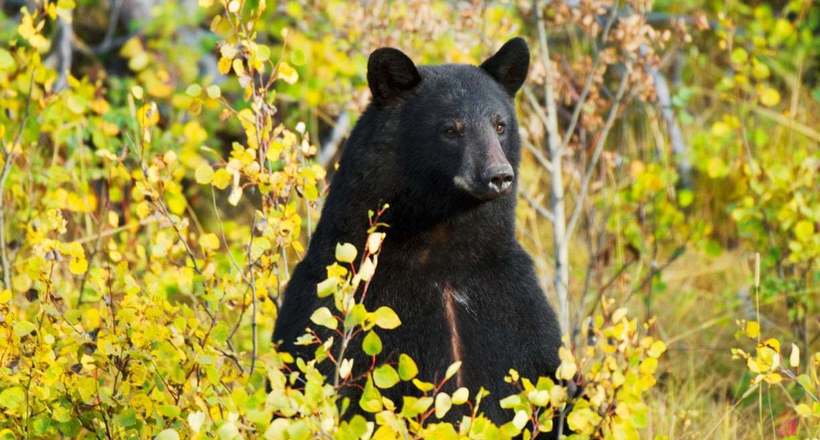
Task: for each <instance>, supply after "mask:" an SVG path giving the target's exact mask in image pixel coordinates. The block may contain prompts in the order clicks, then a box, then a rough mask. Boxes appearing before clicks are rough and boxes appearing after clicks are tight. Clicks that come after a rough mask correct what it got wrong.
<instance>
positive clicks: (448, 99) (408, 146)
mask: <svg viewBox="0 0 820 440" xmlns="http://www.w3.org/2000/svg"><path fill="white" fill-rule="evenodd" d="M528 66H529V50H528V48H527V45H526V43H525V42H524V41H523V40H522V39H520V38H516V39H513V40H510V41H509V42H508V43H506V44H505V45H504V46H503V47H502V48H501V49H500V50H499V51H498V53H496V54H495V55H494V56H493V57H491V58H489V59H488V60H487V61H485V62H484V63H483V64H482V65H481V66H480V67H476V66H469V65H452V64H449V65H437V66H420V67H416V66H415V65H414V64H413V62H412V61H411V60H410V59H409V58H407V56H405V55H404V54H403V53H401V52H400V51H398V50H396V49H389V48H383V49H379V50H377V51H375V52H374V53H373V54H372V55H371V56H370V61H369V63H368V75H367V76H368V82H369V85H370V89H371V91H372V93H373V102H372V103H371V104H370V106H369V107H368V108H367V110H366V111H365V112H364V114H363V115H362V116H361V119H360V120H359V121H358V123H357V124H356V127H355V129H354V130H353V132H352V134H351V136H350V139H349V140H348V141H347V144H346V147H345V151H344V153H343V155H342V158H341V163H340V167H339V170H338V173H337V174H336V175H335V176H334V178H333V181H332V183H331V186H330V193H329V195H328V198H327V201H326V203H325V206H324V209H323V211H322V217H321V220H320V222H319V224H318V226H317V228H316V231H315V233H314V235H313V238H312V240H311V243H310V248H309V250H308V253H307V256H306V257H305V259H304V260H303V261H302V262H301V263H300V264H299V265H298V266H297V267H296V269H295V271H294V273H293V276H292V279H291V280H290V283H289V285H288V287H287V290H286V292H285V298H284V304H283V305H282V308H281V311H280V315H279V318H278V321H277V323H276V329H275V332H274V340H275V341H277V342H281V343H282V345H281V346H280V349H281V350H283V351H288V352H290V353H292V354H295V355H298V356H301V357H303V358H311V357H312V353H313V351H314V349H315V347H302V346H296V345H294V341H295V339H296V338H297V337H298V336H300V335H301V334H303V333H304V331H305V328H306V327H308V326H309V325H312V324H311V323H310V320H309V318H310V316H311V314H312V313H313V311H314V310H315V309H316V308H317V307H319V306H320V305H326V306H329V308H330V309H331V310H334V308H333V306H332V304H330V302H329V300H322V299H319V298H318V297H317V295H316V284H317V283H319V282H320V281H322V280H324V279H325V277H326V269H325V268H326V266H327V265H328V264H331V263H332V262H333V261H334V250H335V246H336V244H337V243H340V242H349V243H354V244H356V246H357V247H359V248H360V249H361V246H362V244H363V243H364V241H365V239H366V235H367V231H366V229H367V212H368V210H370V209H372V210H376V209H378V208H380V207H381V206H382V205H383V204H384V203H389V204H390V208H389V209H388V210H387V211H386V213H385V216H384V217H383V218H382V220H383V221H384V222H386V223H388V224H389V225H390V226H389V229H388V230H387V238H386V240H385V242H384V244H383V248H382V249H383V250H382V253H381V255H380V258H379V266H378V269H377V271H376V275H375V277H374V279H373V281H372V283H371V285H370V288H369V290H368V294H367V298H366V306H367V309H368V310H371V311H372V310H375V309H376V308H377V307H378V306H383V305H386V306H389V307H391V308H392V309H393V310H395V311H396V313H397V314H398V315H399V317H400V318H401V322H402V324H401V326H400V327H398V328H397V329H395V330H389V331H379V332H378V333H379V335H380V336H381V339H382V341H383V343H384V351H383V352H382V354H381V355H380V356H379V359H378V362H379V363H381V362H391V361H395V360H396V359H397V358H398V355H399V354H400V353H407V354H408V355H410V356H411V357H412V358H413V359H415V361H416V362H417V364H418V367H419V371H420V374H419V376H420V378H422V379H423V380H427V381H436V380H439V379H441V378H442V377H443V375H444V371H445V370H446V368H447V366H448V365H450V364H451V363H453V362H454V361H456V360H461V361H462V362H463V364H462V367H461V370H460V373H459V374H458V375H457V376H456V377H454V378H453V379H452V380H451V381H450V384H449V386H447V387H446V388H445V390H448V391H453V390H455V389H456V388H457V387H458V386H466V387H468V388H469V389H470V392H471V396H473V395H474V393H475V392H477V391H478V390H479V388H480V387H484V388H486V389H487V390H488V391H489V392H490V396H489V397H488V398H486V399H485V400H484V402H483V403H482V405H481V410H482V411H484V413H485V414H486V415H487V416H488V417H490V418H491V419H492V420H493V421H495V422H496V423H502V422H506V421H509V420H510V418H511V417H512V414H511V413H510V412H509V411H506V410H502V409H501V408H500V407H499V406H498V401H499V400H500V399H501V398H503V397H506V396H508V395H510V394H514V393H515V392H516V390H515V389H513V387H512V386H510V385H509V384H507V383H505V382H504V379H503V378H504V376H505V375H506V374H507V372H508V371H509V369H510V368H514V369H516V370H517V371H518V372H519V373H520V374H521V375H522V376H523V377H529V378H533V379H535V378H537V377H538V376H551V375H553V373H554V372H555V369H556V368H557V366H558V364H559V360H558V347H559V345H560V343H561V335H560V330H559V328H558V325H557V321H556V319H555V315H554V313H553V311H552V309H551V308H550V306H549V304H548V303H547V300H546V299H545V296H544V294H543V292H542V291H541V289H540V288H539V287H538V283H537V281H536V276H535V272H534V270H533V263H532V261H531V259H530V257H529V256H528V255H527V253H526V252H525V251H524V250H523V249H522V248H521V246H520V245H519V243H518V242H517V241H516V239H515V236H514V228H515V216H514V211H515V186H516V179H515V172H516V171H517V169H518V164H519V161H520V139H519V134H518V124H517V122H516V118H515V110H514V107H513V99H512V98H513V97H514V95H515V93H516V92H517V90H518V88H519V87H520V86H521V84H522V83H523V81H524V79H525V77H526V74H527V69H528ZM337 340H338V338H337ZM352 347H353V348H352V349H350V350H348V352H347V353H348V354H349V356H346V357H353V358H354V365H355V366H358V367H359V368H366V367H368V366H369V365H370V360H369V358H368V357H367V356H366V355H364V354H363V353H362V352H361V349H360V341H355V342H354V343H353V345H352ZM325 363H326V364H330V362H329V361H326V362H325ZM356 370H357V369H356V368H355V367H354V374H355V371H356ZM359 371H361V370H359ZM356 392H357V390H356V389H352V390H351V395H352V396H353V397H354V400H353V401H352V405H351V408H352V409H353V410H354V411H361V410H360V409H359V408H358V400H357V395H356ZM384 394H385V395H386V396H388V397H390V398H392V399H393V400H394V402H396V404H397V405H400V404H401V399H400V396H401V395H403V394H409V395H413V394H418V391H417V390H416V389H415V388H414V387H413V385H411V384H409V383H400V384H399V385H397V386H396V387H394V388H393V389H390V390H386V391H385V392H384ZM451 413H452V414H450V415H449V416H450V417H449V419H450V420H453V419H455V420H457V418H456V415H457V410H456V409H455V408H454V410H452V411H451Z"/></svg>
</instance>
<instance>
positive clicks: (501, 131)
mask: <svg viewBox="0 0 820 440" xmlns="http://www.w3.org/2000/svg"><path fill="white" fill-rule="evenodd" d="M506 130H507V124H505V123H503V122H501V121H498V122H496V123H495V132H496V133H498V134H504V131H506Z"/></svg>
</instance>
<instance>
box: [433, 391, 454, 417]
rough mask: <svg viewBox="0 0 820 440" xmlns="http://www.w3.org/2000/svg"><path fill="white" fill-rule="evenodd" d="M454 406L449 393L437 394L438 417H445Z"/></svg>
mask: <svg viewBox="0 0 820 440" xmlns="http://www.w3.org/2000/svg"><path fill="white" fill-rule="evenodd" d="M452 406H453V401H452V399H450V396H449V395H448V394H447V393H438V395H436V417H438V418H439V419H441V418H443V417H444V416H445V415H447V411H450V408H451V407H452Z"/></svg>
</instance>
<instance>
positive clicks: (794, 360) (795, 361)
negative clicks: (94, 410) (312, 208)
mask: <svg viewBox="0 0 820 440" xmlns="http://www.w3.org/2000/svg"><path fill="white" fill-rule="evenodd" d="M0 302H2V300H0ZM789 366H790V367H792V368H797V367H799V366H800V348H799V347H798V346H797V345H795V344H792V354H791V355H789Z"/></svg>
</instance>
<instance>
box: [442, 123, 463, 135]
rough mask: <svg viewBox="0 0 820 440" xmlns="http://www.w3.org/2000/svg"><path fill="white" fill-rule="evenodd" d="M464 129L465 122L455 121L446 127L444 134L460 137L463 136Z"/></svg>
mask: <svg viewBox="0 0 820 440" xmlns="http://www.w3.org/2000/svg"><path fill="white" fill-rule="evenodd" d="M463 131H464V124H462V123H461V122H458V121H457V122H455V123H454V124H452V125H448V126H446V127H445V128H444V134H445V135H447V136H449V137H458V136H461V133H462V132H463Z"/></svg>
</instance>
